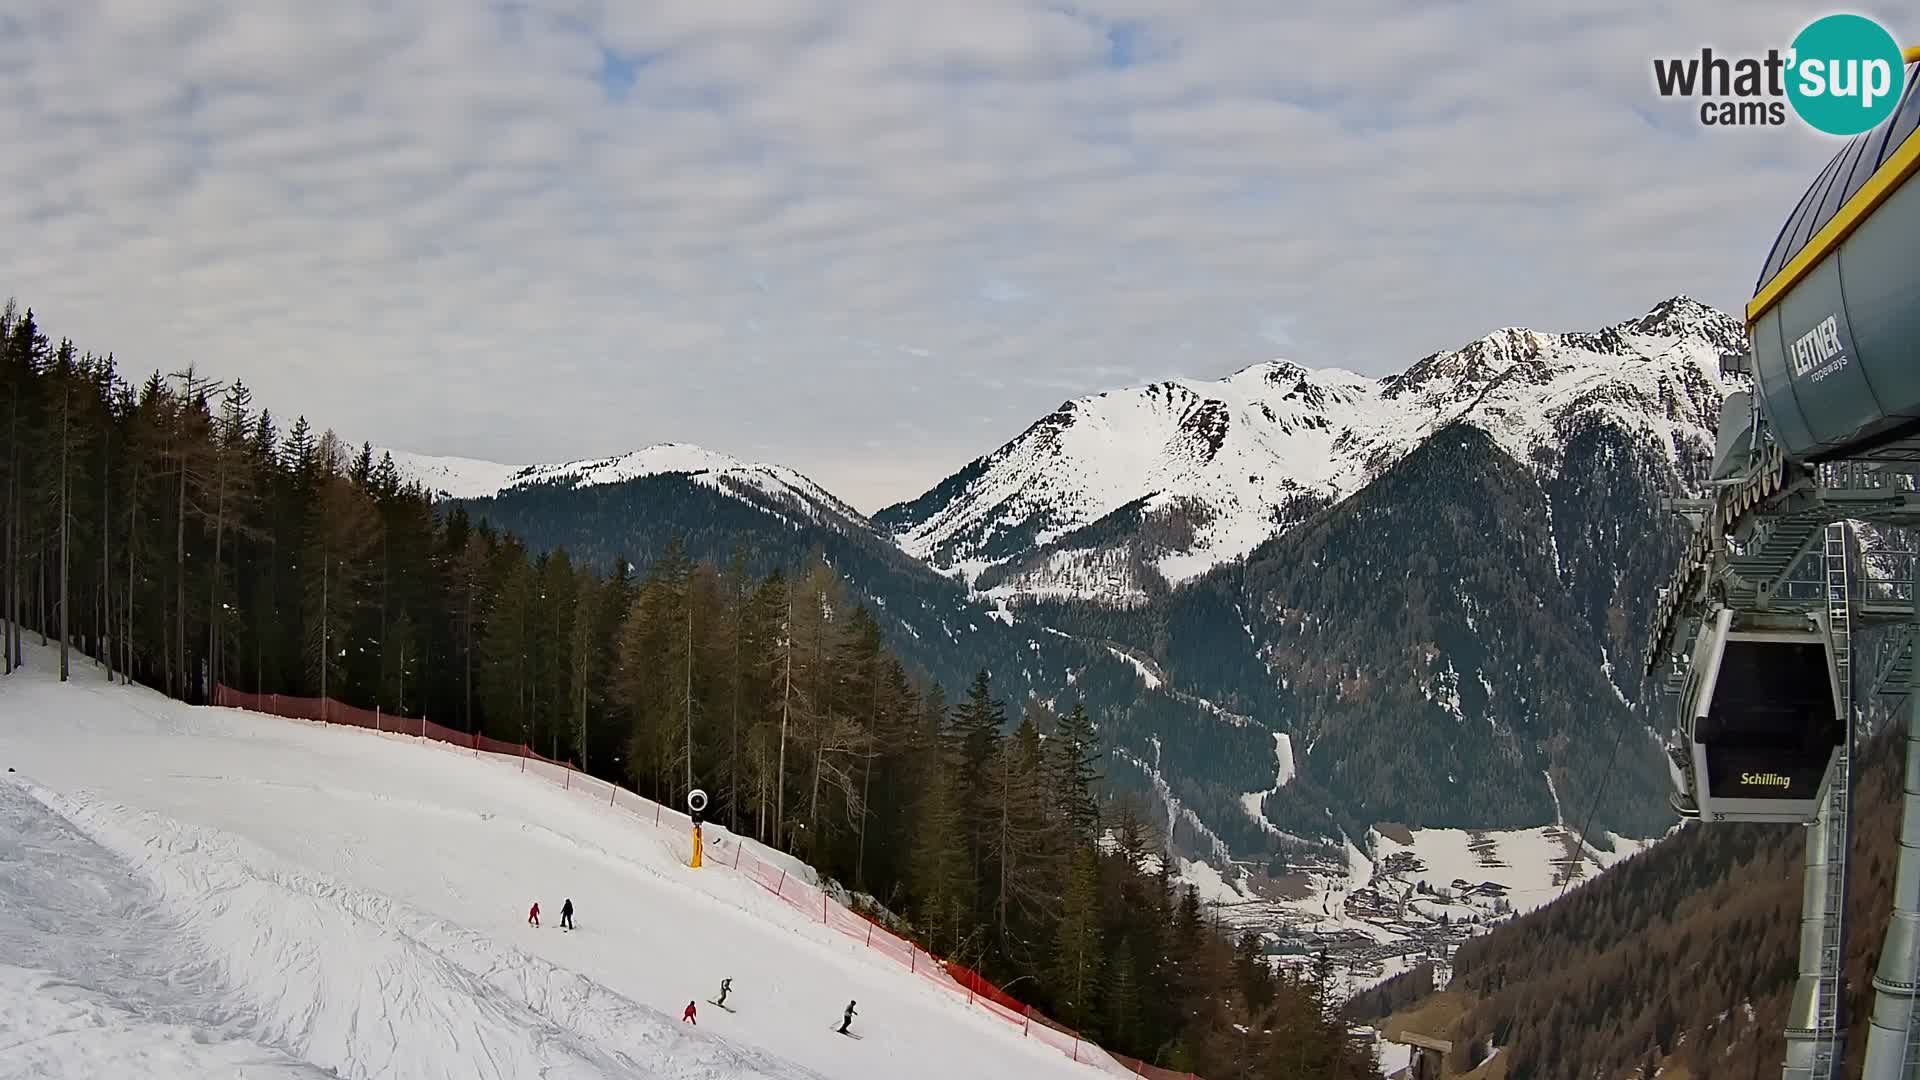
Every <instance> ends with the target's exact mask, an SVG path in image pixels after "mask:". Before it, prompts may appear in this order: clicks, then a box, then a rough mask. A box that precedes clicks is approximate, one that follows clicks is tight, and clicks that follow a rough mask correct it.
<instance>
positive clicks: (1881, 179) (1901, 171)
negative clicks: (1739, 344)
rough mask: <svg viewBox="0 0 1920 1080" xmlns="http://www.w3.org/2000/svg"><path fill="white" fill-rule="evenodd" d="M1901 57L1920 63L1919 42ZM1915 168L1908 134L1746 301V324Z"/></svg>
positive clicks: (1918, 154) (1918, 160) (1915, 150)
mask: <svg viewBox="0 0 1920 1080" xmlns="http://www.w3.org/2000/svg"><path fill="white" fill-rule="evenodd" d="M1904 58H1905V59H1906V61H1907V62H1908V63H1920V46H1915V47H1914V48H1911V49H1908V50H1907V51H1906V53H1905V55H1904ZM1916 171H1920V138H1916V137H1914V136H1913V135H1909V136H1907V141H1906V142H1904V143H1901V144H1900V148H1899V149H1898V150H1897V151H1895V152H1894V154H1893V156H1892V157H1889V158H1887V160H1885V161H1883V162H1881V163H1880V168H1878V169H1877V170H1875V171H1874V174H1873V175H1872V176H1871V177H1869V178H1868V179H1867V182H1866V183H1865V184H1862V185H1861V186H1860V190H1859V191H1856V192H1854V193H1853V198H1851V199H1848V200H1847V201H1846V204H1845V205H1843V206H1841V207H1840V210H1839V212H1837V213H1835V214H1834V215H1833V220H1831V221H1829V222H1827V223H1826V224H1825V225H1823V226H1821V227H1820V231H1819V232H1817V233H1814V234H1813V237H1812V239H1810V240H1808V241H1807V245H1806V246H1805V247H1803V248H1801V249H1800V253H1799V254H1797V255H1795V256H1794V257H1793V258H1792V259H1791V260H1790V261H1789V262H1788V263H1787V265H1785V266H1783V267H1781V268H1780V272H1779V273H1777V274H1775V275H1773V277H1772V279H1770V280H1769V281H1768V282H1767V283H1766V284H1765V285H1763V286H1762V287H1761V289H1760V291H1759V292H1757V293H1755V294H1754V297H1753V299H1752V300H1750V301H1748V303H1747V326H1748V328H1749V329H1751V328H1752V326H1753V324H1754V323H1757V322H1759V321H1760V317H1761V316H1762V315H1765V314H1766V313H1767V311H1768V310H1769V309H1770V308H1772V307H1773V305H1775V304H1777V303H1779V302H1780V298H1781V297H1782V296H1784V295H1786V293H1787V290H1789V289H1791V288H1793V287H1794V286H1795V285H1798V284H1800V280H1801V279H1802V278H1804V277H1806V276H1807V274H1808V273H1809V272H1810V271H1811V270H1812V269H1813V268H1814V266H1815V264H1817V263H1819V261H1820V260H1821V259H1824V258H1826V257H1827V255H1828V253H1830V252H1831V251H1833V249H1834V248H1836V247H1838V246H1839V245H1840V242H1841V241H1842V240H1845V239H1846V238H1847V237H1849V236H1851V235H1853V230H1855V229H1857V228H1859V227H1860V225H1861V223H1862V222H1864V221H1865V220H1866V219H1867V216H1868V215H1869V214H1872V213H1873V212H1874V211H1875V210H1877V209H1879V208H1880V204H1881V203H1883V202H1886V201H1887V197H1888V196H1890V195H1892V194H1893V193H1894V192H1896V191H1898V190H1900V185H1901V184H1904V183H1906V181H1907V178H1908V177H1909V176H1912V175H1913V174H1914V173H1915V172H1916Z"/></svg>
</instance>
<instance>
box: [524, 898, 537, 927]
mask: <svg viewBox="0 0 1920 1080" xmlns="http://www.w3.org/2000/svg"><path fill="white" fill-rule="evenodd" d="M527 925H528V926H531V927H534V928H535V929H538V928H539V926H540V901H538V900H535V901H534V902H533V906H532V907H530V908H528V909H527Z"/></svg>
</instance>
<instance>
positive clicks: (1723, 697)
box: [1680, 609, 1846, 822]
mask: <svg viewBox="0 0 1920 1080" xmlns="http://www.w3.org/2000/svg"><path fill="white" fill-rule="evenodd" d="M1745 619H1746V621H1747V625H1744V626H1743V625H1742V621H1743V619H1742V617H1739V616H1736V613H1734V612H1732V611H1729V610H1725V609H1722V610H1721V611H1719V612H1716V613H1715V615H1714V616H1713V617H1712V618H1710V619H1709V620H1708V621H1707V624H1706V625H1705V626H1703V627H1701V629H1700V638H1699V640H1698V641H1697V643H1696V648H1695V652H1694V666H1693V671H1692V675H1691V677H1690V679H1689V692H1688V694H1687V695H1686V697H1685V699H1684V700H1685V702H1686V711H1685V713H1684V714H1683V716H1682V720H1683V723H1684V724H1685V729H1684V731H1683V732H1682V734H1683V736H1684V747H1685V749H1686V751H1687V757H1688V758H1689V759H1690V761H1689V764H1690V768H1688V769H1686V770H1684V772H1683V773H1682V777H1681V778H1680V779H1681V782H1682V783H1684V784H1686V785H1687V787H1688V788H1689V789H1690V790H1689V791H1688V792H1686V793H1685V794H1688V795H1690V796H1691V801H1692V802H1693V803H1694V805H1695V806H1696V807H1697V809H1698V813H1699V816H1700V817H1701V818H1702V819H1703V820H1706V821H1760V822H1808V821H1812V820H1813V818H1814V816H1815V815H1816V814H1818V812H1819V810H1820V800H1821V799H1822V798H1823V797H1824V796H1825V794H1826V787H1827V779H1828V778H1829V777H1830V776H1831V775H1832V773H1833V766H1834V762H1835V761H1836V760H1837V759H1838V757H1839V752H1840V746H1841V744H1842V742H1843V740H1844V739H1845V737H1846V722H1845V718H1844V717H1843V715H1842V713H1841V708H1840V681H1839V677H1838V674H1837V672H1836V670H1835V666H1834V661H1833V648H1832V643H1831V640H1830V638H1829V637H1828V634H1827V630H1826V624H1825V620H1824V619H1823V618H1821V617H1820V616H1819V615H1818V614H1814V615H1808V616H1805V617H1804V622H1800V625H1798V626H1795V625H1793V623H1794V622H1798V621H1799V620H1797V619H1796V620H1792V621H1784V620H1782V619H1781V618H1780V617H1779V616H1774V617H1773V619H1772V621H1771V622H1770V623H1768V624H1762V623H1760V622H1759V620H1758V619H1756V618H1754V617H1752V616H1746V617H1745Z"/></svg>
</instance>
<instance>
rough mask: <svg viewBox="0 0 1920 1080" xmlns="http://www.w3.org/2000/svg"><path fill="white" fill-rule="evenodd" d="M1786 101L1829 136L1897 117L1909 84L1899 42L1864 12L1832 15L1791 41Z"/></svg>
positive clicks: (1851, 133)
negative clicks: (1862, 13)
mask: <svg viewBox="0 0 1920 1080" xmlns="http://www.w3.org/2000/svg"><path fill="white" fill-rule="evenodd" d="M1787 64H1788V76H1787V100H1789V101H1791V102H1792V103H1793V111H1794V112H1797V113H1799V114H1800V119H1802V120H1805V121H1806V122H1807V123H1809V124H1811V125H1813V126H1814V127H1815V128H1817V129H1818V130H1820V131H1824V132H1826V133H1827V134H1829V135H1858V134H1860V133H1861V132H1863V131H1868V130H1871V129H1873V128H1874V127H1877V126H1879V124H1880V122H1881V121H1883V120H1885V119H1886V118H1887V117H1889V116H1891V115H1893V110H1894V108H1895V107H1897V106H1898V105H1899V104H1900V92H1901V91H1902V90H1903V89H1905V88H1906V78H1907V67H1906V65H1905V64H1904V63H1902V62H1901V60H1900V44H1899V42H1896V41H1895V40H1893V35H1892V34H1889V33H1887V31H1886V28H1885V27H1883V26H1881V25H1880V24H1879V23H1877V22H1874V21H1873V20H1872V19H1869V18H1866V17H1864V16H1861V15H1828V16H1827V17H1825V18H1823V19H1817V20H1815V21H1814V22H1812V23H1809V24H1808V25H1807V28H1806V29H1804V30H1802V31H1800V34H1799V36H1797V37H1795V38H1794V39H1793V51H1792V53H1791V54H1790V55H1789V58H1788V60H1787Z"/></svg>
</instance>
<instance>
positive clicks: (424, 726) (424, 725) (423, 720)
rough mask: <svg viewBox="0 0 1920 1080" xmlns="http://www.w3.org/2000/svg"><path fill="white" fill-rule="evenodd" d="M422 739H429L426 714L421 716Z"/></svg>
mask: <svg viewBox="0 0 1920 1080" xmlns="http://www.w3.org/2000/svg"><path fill="white" fill-rule="evenodd" d="M420 737H421V738H423V739H424V738H426V737H427V716H426V714H425V713H421V714H420Z"/></svg>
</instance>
